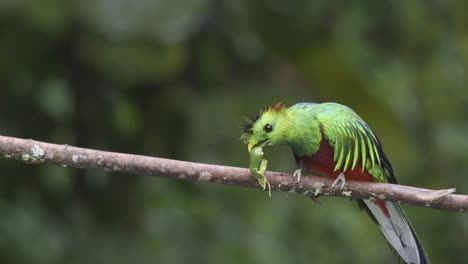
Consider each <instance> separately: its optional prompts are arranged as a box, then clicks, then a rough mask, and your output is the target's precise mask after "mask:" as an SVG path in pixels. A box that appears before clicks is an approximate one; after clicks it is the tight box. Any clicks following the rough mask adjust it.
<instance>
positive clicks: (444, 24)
mask: <svg viewBox="0 0 468 264" xmlns="http://www.w3.org/2000/svg"><path fill="white" fill-rule="evenodd" d="M466 14H468V6H467V4H466V3H465V2H464V1H398V2H395V1H341V2H336V1H308V0H298V1H279V0H274V1H246V0H236V1H221V0H212V1H208V0H192V1H190V0H158V1H146V0H134V1H128V0H80V1H78V0H74V1H72V0H70V1H60V0H42V1H28V0H2V1H0V87H1V88H0V89H1V93H0V131H1V132H0V133H1V134H3V135H9V136H16V137H22V138H34V139H37V140H42V141H48V142H53V143H61V144H70V145H77V146H81V147H89V148H96V149H103V150H109V151H118V152H127V153H135V154H142V155H153V156H159V157H167V158H174V159H181V160H189V161H196V162H206V163H215V164H225V165H234V166H244V167H245V166H247V163H248V155H247V151H246V148H245V146H243V145H242V144H241V142H240V140H239V136H240V128H239V126H240V125H241V124H242V122H243V116H250V115H253V114H254V113H255V111H257V110H258V108H260V107H265V106H266V105H268V104H270V103H273V102H275V101H278V100H285V101H286V102H287V103H289V104H293V103H295V102H302V101H313V102H324V101H335V102H340V103H343V104H346V105H348V106H350V107H352V108H353V109H355V110H356V111H357V112H358V113H359V114H360V115H361V116H362V117H363V118H364V119H366V120H367V121H368V123H369V124H370V125H371V126H372V127H373V128H374V130H375V131H376V132H377V134H378V135H379V136H380V139H381V141H382V142H383V144H384V149H385V151H386V152H387V155H388V156H389V158H390V160H391V161H392V163H393V166H394V167H395V169H396V173H397V178H398V179H399V181H400V182H401V183H403V184H407V185H415V186H421V187H427V188H448V187H457V189H458V191H459V192H461V193H468V177H466V176H467V173H468V140H467V135H468V118H467V113H468V75H467V74H468V65H467V61H468V27H467V25H468V16H467V15H466ZM266 155H267V158H268V159H269V166H270V167H269V168H270V169H273V170H280V171H292V170H293V169H294V166H295V165H294V162H293V158H292V155H291V153H290V151H289V150H288V149H287V148H282V147H278V148H276V149H269V150H267V153H266ZM0 173H1V177H0V260H1V262H2V263H101V262H102V263H268V264H274V263H395V262H396V259H397V258H396V257H395V255H393V254H392V253H391V251H390V249H389V246H388V245H387V244H386V242H385V240H384V238H383V236H382V235H381V234H380V232H379V230H378V229H377V227H375V226H374V225H373V223H372V222H371V221H370V219H368V218H367V216H366V215H365V214H364V213H362V212H360V211H359V210H358V209H357V206H355V203H354V202H350V201H346V200H344V199H337V198H322V199H321V200H322V204H321V205H319V206H317V205H314V203H313V202H311V201H310V199H307V198H304V197H296V196H287V195H284V194H279V193H275V194H274V195H273V197H272V198H269V197H268V195H267V194H266V193H265V192H259V191H256V190H247V189H244V188H236V187H227V186H217V185H208V184H200V183H189V182H181V181H176V180H169V179H160V178H151V177H138V176H134V175H122V174H117V173H108V172H102V171H83V170H71V169H65V168H56V167H52V166H44V165H42V166H32V165H24V164H19V163H17V162H14V161H12V160H7V159H0ZM405 208H406V212H407V214H408V216H409V217H410V219H411V221H412V223H413V225H414V227H415V229H416V230H417V232H418V234H419V236H420V238H421V240H422V241H423V244H424V245H425V248H426V250H427V252H428V254H429V257H430V258H431V260H432V262H433V263H464V262H466V260H467V259H468V251H467V245H468V243H467V242H468V221H467V220H468V219H467V217H466V215H462V214H454V213H444V212H438V211H435V210H428V209H424V208H414V207H405Z"/></svg>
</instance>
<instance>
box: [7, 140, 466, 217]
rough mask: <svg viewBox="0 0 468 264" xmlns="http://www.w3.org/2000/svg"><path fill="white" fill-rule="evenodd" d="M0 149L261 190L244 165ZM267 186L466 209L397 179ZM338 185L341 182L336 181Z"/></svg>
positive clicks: (309, 179) (273, 177)
mask: <svg viewBox="0 0 468 264" xmlns="http://www.w3.org/2000/svg"><path fill="white" fill-rule="evenodd" d="M0 153H1V154H3V155H4V156H5V157H6V158H14V159H16V160H18V161H21V162H24V163H29V164H43V163H46V164H53V165H57V166H60V167H65V168H80V169H104V170H108V171H116V172H121V173H129V174H137V175H150V176H158V177H166V178H174V179H179V180H189V181H198V182H209V183H218V184H226V185H236V186H243V187H250V188H256V189H260V188H261V187H260V186H259V185H258V184H257V182H256V181H255V180H254V179H253V178H252V177H251V176H250V172H249V170H248V169H244V168H237V167H229V166H220V165H212V164H202V163H194V162H187V161H178V160H170V159H163V158H154V157H147V156H140V155H132V154H123V153H115V152H107V151H99V150H93V149H85V148H78V147H72V146H68V145H57V144H51V143H45V142H40V141H35V140H31V139H20V138H14V137H5V136H0ZM265 176H266V177H267V179H268V181H269V182H270V184H271V187H272V190H274V191H280V192H290V193H297V194H300V195H306V196H311V197H315V196H318V195H325V196H336V197H347V198H352V199H375V200H385V201H392V202H398V203H402V204H409V205H414V206H422V207H428V208H434V209H439V210H444V211H452V212H461V213H466V212H467V211H468V196H467V195H457V194H451V193H452V192H454V191H455V189H454V188H453V189H444V190H428V189H421V188H415V187H409V186H403V185H396V184H385V183H367V182H357V181H346V185H345V186H344V188H343V189H340V187H339V186H336V187H335V188H332V187H331V185H332V183H333V180H332V179H329V178H326V177H320V176H314V175H305V176H303V177H302V178H301V182H300V183H297V182H295V181H294V180H293V177H292V175H291V174H288V173H281V172H270V171H268V172H266V173H265ZM338 185H340V184H338Z"/></svg>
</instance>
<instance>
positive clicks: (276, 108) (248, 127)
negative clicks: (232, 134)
mask: <svg viewBox="0 0 468 264" xmlns="http://www.w3.org/2000/svg"><path fill="white" fill-rule="evenodd" d="M286 108H287V106H286V104H285V103H284V101H280V102H278V103H275V104H272V105H269V106H268V107H267V108H264V109H261V110H260V111H259V112H257V114H256V115H255V117H254V118H252V119H250V118H247V117H246V118H245V120H246V122H247V123H246V124H245V125H243V126H242V136H241V139H242V141H244V143H247V141H248V140H249V138H250V136H251V135H252V133H253V126H254V125H255V123H256V122H257V121H258V120H259V119H260V118H261V117H262V115H263V114H264V113H268V112H281V111H283V110H286Z"/></svg>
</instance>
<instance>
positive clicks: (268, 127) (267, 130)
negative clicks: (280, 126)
mask: <svg viewBox="0 0 468 264" xmlns="http://www.w3.org/2000/svg"><path fill="white" fill-rule="evenodd" d="M263 130H265V132H267V133H270V132H271V131H273V126H272V125H270V124H266V125H265V127H263Z"/></svg>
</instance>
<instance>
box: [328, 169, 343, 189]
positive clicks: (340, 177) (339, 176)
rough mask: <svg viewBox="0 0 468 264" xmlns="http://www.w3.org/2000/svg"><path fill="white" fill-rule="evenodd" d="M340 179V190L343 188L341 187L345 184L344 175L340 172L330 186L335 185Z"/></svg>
mask: <svg viewBox="0 0 468 264" xmlns="http://www.w3.org/2000/svg"><path fill="white" fill-rule="evenodd" d="M339 181H341V187H340V190H341V189H343V187H344V186H345V184H346V179H345V175H344V174H343V173H340V175H338V177H337V178H336V180H335V181H334V182H333V184H332V186H331V187H332V188H333V187H335V185H336V184H337V183H338V182H339Z"/></svg>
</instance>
